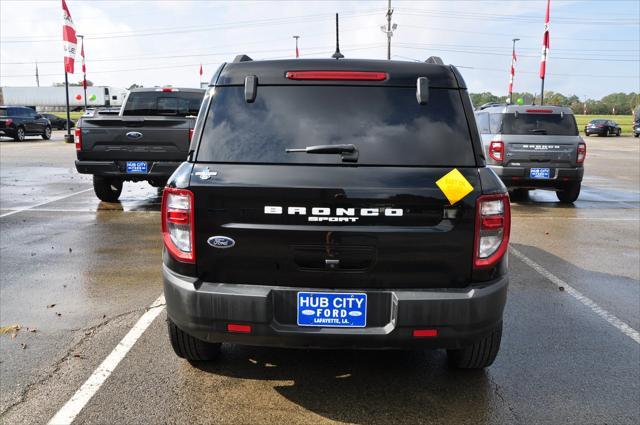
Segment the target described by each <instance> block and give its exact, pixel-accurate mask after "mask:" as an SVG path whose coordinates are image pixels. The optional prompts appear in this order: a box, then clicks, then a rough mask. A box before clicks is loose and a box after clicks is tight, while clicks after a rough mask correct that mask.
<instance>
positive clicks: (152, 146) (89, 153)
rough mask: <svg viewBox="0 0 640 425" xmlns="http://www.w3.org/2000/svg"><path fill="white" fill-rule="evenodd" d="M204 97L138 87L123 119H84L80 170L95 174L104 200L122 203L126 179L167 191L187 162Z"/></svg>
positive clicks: (79, 143)
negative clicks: (144, 182)
mask: <svg viewBox="0 0 640 425" xmlns="http://www.w3.org/2000/svg"><path fill="white" fill-rule="evenodd" d="M203 97H204V90H201V89H186V88H166V87H165V88H144V89H134V90H131V92H129V94H128V96H127V98H126V99H125V102H124V104H123V105H122V109H121V110H120V113H119V114H118V115H115V116H114V115H103V114H93V115H85V116H83V117H82V118H81V119H80V120H79V121H78V123H77V126H76V130H75V143H76V154H77V160H76V169H77V170H78V172H79V173H83V174H92V175H93V188H94V191H95V193H96V196H97V197H98V198H100V200H102V201H105V202H116V201H117V200H118V198H119V197H120V193H121V192H122V184H123V183H124V182H125V181H134V182H138V181H147V182H149V183H150V184H151V185H152V186H155V187H159V188H161V187H164V185H165V183H166V181H167V179H168V178H169V176H171V174H173V172H174V171H175V169H176V168H177V167H178V166H179V165H180V163H181V162H183V161H185V160H186V159H187V155H188V152H189V143H190V140H191V134H192V132H193V126H194V124H195V118H196V116H197V115H198V110H199V109H200V104H201V103H202V99H203Z"/></svg>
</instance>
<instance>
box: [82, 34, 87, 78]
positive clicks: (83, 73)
mask: <svg viewBox="0 0 640 425" xmlns="http://www.w3.org/2000/svg"><path fill="white" fill-rule="evenodd" d="M80 57H82V87H84V89H85V90H86V89H87V67H86V65H85V64H84V38H83V39H82V41H80Z"/></svg>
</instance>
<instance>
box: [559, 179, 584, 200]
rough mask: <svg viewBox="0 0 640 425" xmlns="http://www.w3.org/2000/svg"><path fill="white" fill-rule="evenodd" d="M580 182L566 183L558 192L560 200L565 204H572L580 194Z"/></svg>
mask: <svg viewBox="0 0 640 425" xmlns="http://www.w3.org/2000/svg"><path fill="white" fill-rule="evenodd" d="M580 186H581V184H580V182H569V183H566V184H565V185H564V187H563V188H562V190H559V191H557V192H556V196H557V197H558V200H559V201H560V202H562V203H565V204H572V203H574V202H575V201H576V199H578V196H580Z"/></svg>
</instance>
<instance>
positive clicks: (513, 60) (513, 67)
mask: <svg viewBox="0 0 640 425" xmlns="http://www.w3.org/2000/svg"><path fill="white" fill-rule="evenodd" d="M517 60H518V58H517V57H516V48H515V46H514V47H513V52H512V53H511V74H510V75H509V94H511V93H513V78H514V77H515V75H516V61H517Z"/></svg>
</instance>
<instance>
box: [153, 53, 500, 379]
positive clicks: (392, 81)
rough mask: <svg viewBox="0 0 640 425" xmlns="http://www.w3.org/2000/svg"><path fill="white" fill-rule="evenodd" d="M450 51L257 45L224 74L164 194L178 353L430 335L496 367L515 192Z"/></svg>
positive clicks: (191, 355)
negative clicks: (446, 55)
mask: <svg viewBox="0 0 640 425" xmlns="http://www.w3.org/2000/svg"><path fill="white" fill-rule="evenodd" d="M432 59H433V58H432ZM438 62H439V63H440V64H437V63H438ZM441 63H442V61H441V60H440V59H439V58H438V60H437V61H436V60H431V61H428V63H415V62H400V61H380V60H355V59H353V60H351V59H341V60H332V59H327V60H325V59H309V60H304V59H302V60H300V59H299V60H277V61H252V60H251V59H250V58H248V57H246V56H244V55H243V56H240V57H238V58H236V60H235V61H234V62H233V63H228V64H224V65H223V66H222V67H221V68H220V69H219V70H218V71H217V73H216V74H215V76H214V78H213V80H212V82H211V86H210V88H209V90H208V91H207V95H206V96H205V99H204V101H203V103H202V109H201V110H200V113H199V114H198V119H197V123H196V127H195V131H194V137H193V139H192V141H191V146H190V148H189V151H190V152H191V155H190V156H189V159H188V160H187V161H186V162H184V163H183V164H182V165H181V166H180V167H179V168H178V169H177V170H176V172H175V173H174V174H173V176H172V177H171V179H170V180H169V182H168V184H167V187H166V188H165V190H164V193H163V200H162V232H163V239H164V253H163V261H164V267H163V275H164V293H165V297H166V305H167V313H168V319H169V321H168V327H169V336H170V341H171V344H172V347H173V349H174V350H175V353H176V354H177V355H178V356H180V357H184V358H187V359H192V360H212V359H214V358H215V357H216V356H217V354H218V352H219V350H220V343H222V342H231V343H238V344H246V345H264V346H283V347H305V348H308V347H320V348H322V347H342V348H410V347H413V348H445V349H447V353H448V358H449V362H450V365H452V366H453V367H458V368H484V367H487V366H489V365H491V363H492V362H493V361H494V359H495V357H496V355H497V353H498V349H499V346H500V338H501V335H502V315H503V309H504V306H505V302H506V295H507V284H508V277H507V248H508V242H509V229H510V213H509V197H508V192H507V190H506V188H505V186H504V185H503V184H502V182H501V181H500V179H499V178H498V177H497V176H496V174H495V173H494V172H492V171H491V170H490V169H489V168H487V167H486V166H485V160H484V157H483V154H482V147H481V141H480V138H479V134H478V131H477V129H476V125H475V119H474V115H473V110H472V105H471V101H470V98H469V95H468V93H467V88H466V85H465V82H464V80H463V79H462V76H461V75H460V74H459V73H458V71H457V69H456V68H455V67H453V66H445V65H441Z"/></svg>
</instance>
